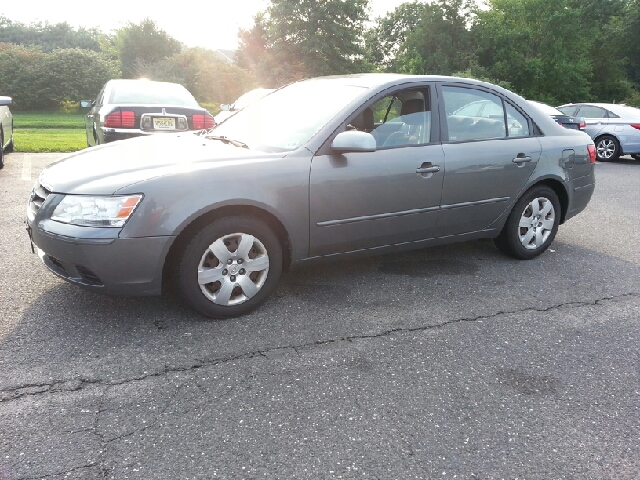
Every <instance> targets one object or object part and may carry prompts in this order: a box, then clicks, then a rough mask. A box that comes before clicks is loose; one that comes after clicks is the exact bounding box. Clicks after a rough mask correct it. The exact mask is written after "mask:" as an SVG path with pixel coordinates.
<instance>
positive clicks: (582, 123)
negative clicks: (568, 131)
mask: <svg viewBox="0 0 640 480" xmlns="http://www.w3.org/2000/svg"><path fill="white" fill-rule="evenodd" d="M578 128H579V129H580V130H584V129H585V128H587V124H586V122H581V123H580V125H578Z"/></svg>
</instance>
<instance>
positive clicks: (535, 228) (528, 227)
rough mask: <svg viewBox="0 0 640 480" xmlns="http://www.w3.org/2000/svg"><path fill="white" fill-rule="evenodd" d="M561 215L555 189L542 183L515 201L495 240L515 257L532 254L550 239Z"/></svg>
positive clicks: (544, 246)
mask: <svg viewBox="0 0 640 480" xmlns="http://www.w3.org/2000/svg"><path fill="white" fill-rule="evenodd" d="M560 215H561V210H560V202H559V201H558V196H557V195H556V192H554V191H553V190H552V189H551V188H549V187H547V186H544V185H540V186H537V187H533V188H531V189H530V190H529V191H527V192H526V193H525V194H524V195H523V196H522V197H520V199H519V200H518V201H517V202H516V204H515V206H514V207H513V210H511V213H510V214H509V217H508V218H507V222H506V223H505V225H504V227H503V229H502V232H500V235H499V236H498V238H496V239H495V243H496V245H497V246H498V248H499V249H500V250H502V251H503V252H504V253H506V254H507V255H510V256H512V257H514V258H518V259H521V260H528V259H531V258H535V257H537V256H538V255H540V254H541V253H542V252H544V251H545V250H546V249H547V248H548V247H549V245H550V244H551V242H553V239H554V238H555V236H556V233H557V231H558V225H559V224H560Z"/></svg>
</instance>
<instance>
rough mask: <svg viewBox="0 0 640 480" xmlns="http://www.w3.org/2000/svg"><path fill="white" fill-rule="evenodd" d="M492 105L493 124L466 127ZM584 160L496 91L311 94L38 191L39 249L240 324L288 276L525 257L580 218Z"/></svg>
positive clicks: (579, 146)
mask: <svg viewBox="0 0 640 480" xmlns="http://www.w3.org/2000/svg"><path fill="white" fill-rule="evenodd" d="M480 101H489V102H492V103H493V105H492V111H494V112H496V113H495V114H493V115H491V116H490V117H486V118H485V117H478V116H473V115H463V114H462V113H461V112H464V110H463V107H464V106H465V105H469V104H471V103H473V102H480ZM595 158H596V153H595V146H594V144H593V142H592V141H591V139H590V138H589V137H588V136H587V135H585V134H584V133H582V132H577V131H573V130H568V129H565V128H562V127H561V126H559V125H558V124H557V123H556V122H555V121H553V119H552V118H551V117H549V116H547V115H544V114H543V113H542V112H540V111H539V110H538V109H537V108H534V107H532V106H531V105H530V104H528V103H527V102H526V101H524V100H523V99H522V98H521V97H519V96H517V95H515V94H513V93H511V92H509V91H507V90H504V89H502V88H500V87H498V86H495V85H491V84H488V83H484V82H479V81H475V80H469V79H461V78H453V77H438V76H403V75H394V74H366V75H354V76H341V77H324V78H316V79H310V80H305V81H302V82H298V83H294V84H291V85H289V86H287V87H284V88H282V89H279V90H277V91H276V92H274V93H272V94H271V95H268V96H266V97H264V98H262V99H261V100H259V101H257V102H255V103H253V104H251V105H249V106H247V107H246V108H245V109H243V110H242V111H240V112H238V113H237V114H236V115H234V116H233V117H231V118H229V119H228V120H226V121H225V122H224V123H223V124H222V125H219V126H218V127H216V128H214V129H213V130H210V131H209V132H207V133H206V135H194V134H187V133H184V134H178V135H170V136H168V135H162V136H152V137H145V138H136V139H132V140H126V141H121V142H114V143H112V144H109V145H105V146H100V147H98V148H92V149H89V150H84V151H82V152H78V153H76V154H73V155H71V156H69V157H67V158H66V159H63V160H61V161H59V162H57V163H55V164H52V165H51V166H49V167H47V168H46V169H45V170H44V171H43V172H42V173H41V174H40V176H39V178H38V180H37V182H36V184H35V186H34V188H33V191H32V193H31V196H30V198H29V202H28V207H27V217H28V231H29V234H30V236H31V240H32V242H33V244H35V251H36V252H37V253H38V255H39V256H40V258H41V259H42V261H43V262H44V264H45V265H46V266H47V267H48V268H49V269H50V270H51V271H52V272H53V273H55V274H56V275H58V276H60V277H62V278H64V279H65V280H67V281H69V282H72V283H75V284H77V285H79V286H81V287H83V288H86V289H88V290H91V291H94V292H103V293H108V294H125V295H157V294H160V293H161V292H162V289H163V286H166V285H171V284H173V285H175V286H176V287H177V289H178V291H179V292H180V293H181V294H182V297H183V298H184V299H185V301H186V302H187V303H188V304H189V305H191V306H192V307H193V308H194V309H195V310H197V311H198V312H200V313H202V314H203V315H206V316H210V317H214V318H225V317H232V316H237V315H242V314H245V313H247V312H249V311H251V310H253V309H255V308H256V307H257V306H258V305H260V304H261V303H262V302H264V301H265V300H266V299H267V297H268V296H269V294H270V293H271V292H272V291H273V290H274V288H275V287H276V284H277V282H278V279H279V277H280V274H281V272H282V270H283V269H288V268H291V267H294V266H298V265H304V264H311V263H312V262H315V261H322V260H325V259H330V258H341V257H343V258H346V257H351V256H354V255H363V254H380V253H390V252H398V251H403V250H409V249H419V248H424V247H427V246H430V245H440V244H445V243H452V242H458V241H465V240H471V239H477V238H493V239H495V243H496V245H497V246H498V248H500V249H501V250H502V251H503V252H505V253H507V254H508V255H511V256H513V257H515V258H519V259H532V258H534V257H536V256H538V255H540V254H541V253H542V252H544V251H545V249H547V247H548V246H549V245H550V244H551V242H552V241H553V239H554V237H555V235H556V232H557V230H558V226H559V225H560V224H562V223H564V222H565V221H567V220H568V219H570V218H571V217H573V216H574V215H576V214H578V213H579V212H581V211H582V210H583V209H584V208H585V207H586V205H587V203H588V202H589V199H590V198H591V195H592V193H593V190H594V186H595V178H594V162H595Z"/></svg>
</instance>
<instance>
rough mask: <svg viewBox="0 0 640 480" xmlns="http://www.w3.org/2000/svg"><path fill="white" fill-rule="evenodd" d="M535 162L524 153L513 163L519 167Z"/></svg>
mask: <svg viewBox="0 0 640 480" xmlns="http://www.w3.org/2000/svg"><path fill="white" fill-rule="evenodd" d="M531 160H533V159H532V158H531V157H530V156H529V155H525V154H524V153H519V154H518V156H517V157H516V158H514V159H513V160H511V161H512V162H513V163H516V164H517V165H518V166H519V167H521V166H522V164H523V163H527V162H530V161H531Z"/></svg>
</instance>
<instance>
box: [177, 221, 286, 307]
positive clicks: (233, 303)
mask: <svg viewBox="0 0 640 480" xmlns="http://www.w3.org/2000/svg"><path fill="white" fill-rule="evenodd" d="M243 242H244V243H243ZM241 245H244V250H246V254H244V253H243V252H240V253H238V252H239V250H240V248H241ZM216 247H218V248H222V249H226V250H224V251H223V250H217V248H216ZM218 251H220V252H221V253H218ZM251 255H253V256H251ZM223 256H226V257H227V260H226V261H224V259H223V260H220V259H219V258H218V257H223ZM265 257H266V258H265ZM264 264H266V269H265V267H264V266H263V265H264ZM248 265H253V266H254V267H255V268H256V269H257V268H260V267H262V268H260V270H255V271H251V272H249V271H248V270H249V267H248ZM243 266H244V267H247V270H245V269H244V268H243ZM201 267H204V269H203V271H209V272H211V275H212V276H211V277H210V279H211V280H212V281H211V282H208V283H204V282H205V281H206V280H205V279H202V280H201V279H199V275H198V271H199V269H200V268H201ZM176 273H177V278H176V280H177V287H178V291H179V292H180V294H181V296H182V298H183V299H184V301H185V302H186V303H187V304H188V305H190V306H191V307H193V308H194V309H195V310H196V311H197V312H199V313H201V314H202V315H205V316H207V317H211V318H231V317H237V316H240V315H244V314H246V313H249V312H251V311H252V310H254V309H256V308H257V307H258V306H259V305H260V304H262V303H263V302H264V301H265V300H266V299H267V298H268V297H269V295H270V294H271V292H272V291H273V290H274V289H275V287H276V285H277V284H278V280H279V279H280V275H281V273H282V246H281V245H280V242H279V241H278V238H277V237H276V235H275V234H274V233H273V231H272V230H271V229H270V228H269V227H268V226H267V225H266V224H264V223H263V222H262V221H260V220H258V219H256V218H253V217H225V218H221V219H219V220H216V221H214V222H213V223H211V224H210V225H207V226H206V227H204V228H203V229H202V230H200V231H199V232H198V233H196V234H195V235H194V236H193V237H192V238H191V240H189V242H188V243H187V244H186V247H185V248H184V250H183V252H182V254H181V256H180V258H179V261H178V264H177V272H176ZM214 276H215V278H216V279H219V280H213V277H214ZM208 279H209V278H208ZM227 295H228V296H227ZM218 297H220V298H218Z"/></svg>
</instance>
